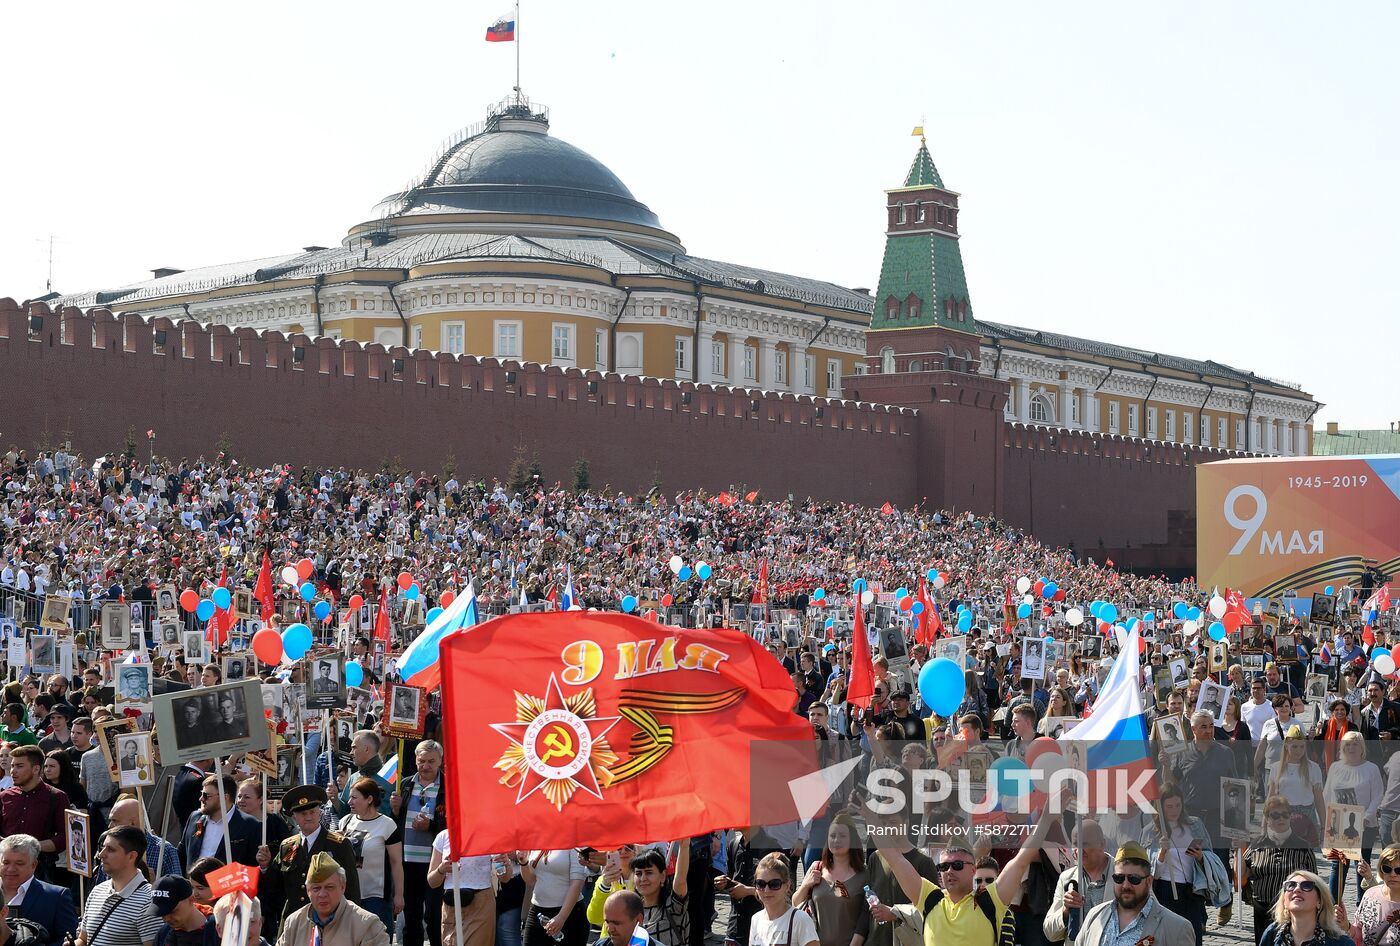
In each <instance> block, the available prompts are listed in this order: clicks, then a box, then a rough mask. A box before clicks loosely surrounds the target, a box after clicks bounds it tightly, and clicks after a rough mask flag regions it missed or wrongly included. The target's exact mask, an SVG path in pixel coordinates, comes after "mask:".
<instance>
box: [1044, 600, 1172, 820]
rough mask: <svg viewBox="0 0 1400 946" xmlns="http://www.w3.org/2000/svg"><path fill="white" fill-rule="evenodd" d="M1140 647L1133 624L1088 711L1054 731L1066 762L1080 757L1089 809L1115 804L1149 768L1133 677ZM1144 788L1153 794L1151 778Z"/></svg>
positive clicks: (1150, 762) (1148, 750)
mask: <svg viewBox="0 0 1400 946" xmlns="http://www.w3.org/2000/svg"><path fill="white" fill-rule="evenodd" d="M1140 649H1141V648H1140V647H1139V644H1138V631H1137V628H1136V627H1134V628H1133V630H1131V631H1129V632H1128V633H1127V634H1126V635H1124V636H1123V639H1122V641H1121V648H1120V650H1119V653H1118V659H1117V660H1115V661H1114V662H1113V667H1112V669H1110V670H1109V672H1108V676H1107V677H1106V678H1105V679H1104V682H1103V686H1102V687H1101V688H1100V690H1099V698H1098V699H1097V700H1095V701H1094V710H1093V713H1092V714H1090V716H1089V718H1088V719H1086V720H1084V721H1083V722H1081V723H1080V724H1079V725H1077V726H1075V727H1074V729H1072V730H1070V731H1069V732H1067V733H1065V734H1064V735H1062V736H1061V737H1060V746H1061V748H1062V751H1063V752H1064V753H1065V754H1066V757H1067V758H1069V759H1070V760H1071V762H1073V761H1074V760H1075V759H1076V758H1078V759H1080V760H1082V761H1081V762H1080V764H1081V765H1082V766H1083V768H1084V771H1085V772H1086V773H1087V774H1088V776H1089V807H1090V808H1091V809H1093V810H1106V809H1113V808H1117V807H1118V806H1119V804H1120V803H1122V802H1123V801H1124V800H1125V799H1123V798H1122V797H1120V796H1119V795H1118V793H1117V790H1120V789H1121V787H1122V786H1126V785H1130V784H1132V783H1133V782H1134V781H1135V780H1137V779H1138V777H1139V776H1140V775H1142V774H1143V773H1144V772H1152V771H1153V770H1154V763H1153V759H1152V752H1151V746H1150V744H1149V743H1148V729H1147V716H1146V714H1145V713H1144V712H1143V710H1142V687H1141V685H1140V684H1139V682H1138V681H1139V679H1140V669H1139V666H1138V656H1139V651H1140ZM1098 773H1104V774H1102V775H1100V774H1098ZM1120 773H1121V774H1120ZM1145 789H1146V790H1145V791H1144V793H1143V794H1144V795H1145V796H1146V797H1147V798H1149V799H1155V798H1156V792H1157V785H1156V779H1151V780H1150V782H1149V784H1148V785H1147V786H1145Z"/></svg>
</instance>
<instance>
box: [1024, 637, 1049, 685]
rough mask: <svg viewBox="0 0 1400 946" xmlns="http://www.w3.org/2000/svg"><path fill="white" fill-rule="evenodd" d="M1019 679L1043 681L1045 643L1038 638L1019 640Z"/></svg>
mask: <svg viewBox="0 0 1400 946" xmlns="http://www.w3.org/2000/svg"><path fill="white" fill-rule="evenodd" d="M1021 679H1022V680H1044V679H1045V641H1044V639H1042V638H1039V637H1023V638H1021Z"/></svg>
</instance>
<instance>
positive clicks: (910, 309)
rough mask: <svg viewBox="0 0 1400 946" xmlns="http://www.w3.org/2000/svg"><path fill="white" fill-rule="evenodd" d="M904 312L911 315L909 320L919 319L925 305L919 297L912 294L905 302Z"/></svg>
mask: <svg viewBox="0 0 1400 946" xmlns="http://www.w3.org/2000/svg"><path fill="white" fill-rule="evenodd" d="M904 310H905V312H907V313H908V314H909V318H911V319H917V318H918V317H919V314H920V313H921V312H922V311H923V304H922V302H921V300H920V299H919V297H918V296H916V295H913V294H912V293H911V294H910V296H909V298H907V299H905V300H904Z"/></svg>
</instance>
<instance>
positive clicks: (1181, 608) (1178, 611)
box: [1172, 601, 1191, 621]
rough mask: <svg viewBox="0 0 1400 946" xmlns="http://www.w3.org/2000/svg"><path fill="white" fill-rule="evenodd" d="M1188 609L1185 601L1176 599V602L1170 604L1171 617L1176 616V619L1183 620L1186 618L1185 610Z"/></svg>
mask: <svg viewBox="0 0 1400 946" xmlns="http://www.w3.org/2000/svg"><path fill="white" fill-rule="evenodd" d="M1190 610H1191V608H1190V607H1189V606H1188V605H1187V604H1186V602H1185V601H1178V602H1177V603H1176V604H1174V605H1172V617H1174V618H1176V619H1177V620H1178V621H1184V620H1186V612H1188V611H1190Z"/></svg>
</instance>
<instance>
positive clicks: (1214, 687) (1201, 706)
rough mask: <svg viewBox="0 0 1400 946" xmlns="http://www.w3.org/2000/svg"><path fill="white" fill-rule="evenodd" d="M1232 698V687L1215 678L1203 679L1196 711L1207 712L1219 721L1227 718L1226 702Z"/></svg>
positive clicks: (1197, 698)
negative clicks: (1218, 681)
mask: <svg viewBox="0 0 1400 946" xmlns="http://www.w3.org/2000/svg"><path fill="white" fill-rule="evenodd" d="M1229 699H1230V688H1229V687H1224V686H1221V685H1220V684H1218V683H1216V682H1215V681H1213V680H1202V681H1201V692H1200V695H1199V696H1197V697H1196V711H1197V712H1206V713H1209V714H1210V715H1211V718H1212V719H1214V720H1215V721H1216V722H1217V723H1219V722H1221V721H1223V720H1224V718H1225V703H1226V702H1227V701H1228V700H1229Z"/></svg>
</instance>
